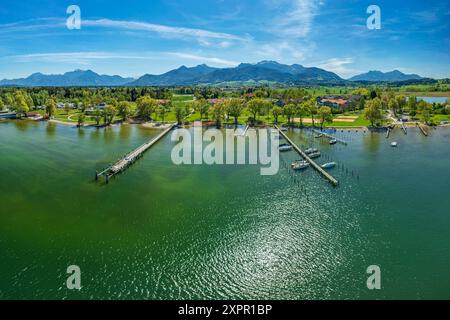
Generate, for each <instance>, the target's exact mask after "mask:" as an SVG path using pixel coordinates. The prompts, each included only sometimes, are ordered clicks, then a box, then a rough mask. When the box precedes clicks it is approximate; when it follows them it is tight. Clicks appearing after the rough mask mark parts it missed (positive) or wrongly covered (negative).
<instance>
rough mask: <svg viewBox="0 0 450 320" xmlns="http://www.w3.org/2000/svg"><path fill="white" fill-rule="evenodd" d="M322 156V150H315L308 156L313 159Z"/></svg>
mask: <svg viewBox="0 0 450 320" xmlns="http://www.w3.org/2000/svg"><path fill="white" fill-rule="evenodd" d="M320 156H321V154H320V152H314V153H311V154H310V155H308V157H310V158H311V159H315V158H320Z"/></svg>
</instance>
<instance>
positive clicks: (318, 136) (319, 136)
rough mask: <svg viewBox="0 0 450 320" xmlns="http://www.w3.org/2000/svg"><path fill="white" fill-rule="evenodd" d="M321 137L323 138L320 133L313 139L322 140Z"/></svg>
mask: <svg viewBox="0 0 450 320" xmlns="http://www.w3.org/2000/svg"><path fill="white" fill-rule="evenodd" d="M322 137H323V134H321V133H319V134H318V135H316V136H314V138H316V139H319V138H322Z"/></svg>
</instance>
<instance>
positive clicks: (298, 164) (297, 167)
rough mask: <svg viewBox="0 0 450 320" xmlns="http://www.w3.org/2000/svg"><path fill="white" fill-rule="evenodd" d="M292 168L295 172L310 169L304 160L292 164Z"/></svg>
mask: <svg viewBox="0 0 450 320" xmlns="http://www.w3.org/2000/svg"><path fill="white" fill-rule="evenodd" d="M291 167H292V169H293V170H303V169H306V168H308V167H309V163H308V162H307V161H303V160H296V161H294V162H292V164H291Z"/></svg>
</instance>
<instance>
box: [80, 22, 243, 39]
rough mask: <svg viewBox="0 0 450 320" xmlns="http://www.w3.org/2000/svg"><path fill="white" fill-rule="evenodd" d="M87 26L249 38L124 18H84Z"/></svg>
mask: <svg viewBox="0 0 450 320" xmlns="http://www.w3.org/2000/svg"><path fill="white" fill-rule="evenodd" d="M86 26H88V27H109V28H118V29H126V30H139V31H150V32H156V33H159V34H163V35H168V36H181V37H194V38H199V39H219V40H234V41H247V40H248V39H247V38H243V37H239V36H236V35H232V34H228V33H221V32H212V31H208V30H203V29H194V28H184V27H171V26H166V25H161V24H153V23H147V22H138V21H124V20H110V19H99V20H82V27H86Z"/></svg>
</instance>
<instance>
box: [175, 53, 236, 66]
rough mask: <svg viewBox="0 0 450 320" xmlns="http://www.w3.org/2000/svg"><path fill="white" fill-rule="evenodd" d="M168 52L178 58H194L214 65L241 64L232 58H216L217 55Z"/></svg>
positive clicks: (193, 59)
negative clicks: (206, 55) (205, 55)
mask: <svg viewBox="0 0 450 320" xmlns="http://www.w3.org/2000/svg"><path fill="white" fill-rule="evenodd" d="M168 54H170V55H172V56H175V57H177V58H181V59H186V60H192V61H196V62H199V63H206V64H212V65H220V66H229V67H234V66H237V65H238V64H239V62H236V61H230V60H226V59H221V58H216V57H204V56H199V55H194V54H189V53H181V52H168Z"/></svg>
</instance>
